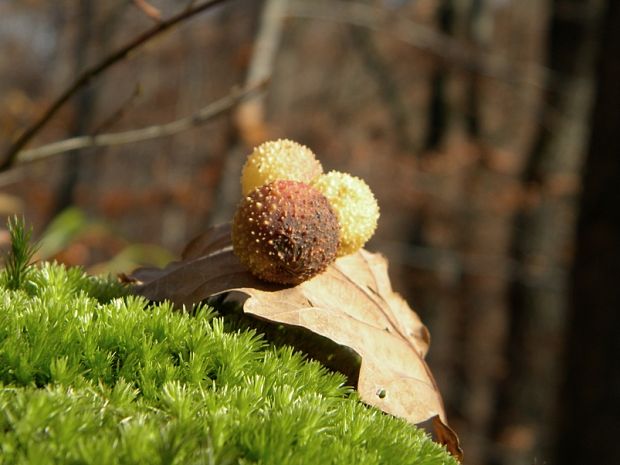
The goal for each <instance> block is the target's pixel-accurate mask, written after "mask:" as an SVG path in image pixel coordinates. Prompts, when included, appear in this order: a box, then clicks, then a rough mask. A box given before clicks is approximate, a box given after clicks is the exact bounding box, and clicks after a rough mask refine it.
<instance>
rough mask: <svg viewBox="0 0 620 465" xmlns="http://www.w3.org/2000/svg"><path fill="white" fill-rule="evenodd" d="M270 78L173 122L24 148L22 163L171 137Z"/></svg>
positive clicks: (247, 95)
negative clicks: (82, 150)
mask: <svg viewBox="0 0 620 465" xmlns="http://www.w3.org/2000/svg"><path fill="white" fill-rule="evenodd" d="M265 84H266V81H263V82H261V83H258V84H256V85H253V86H250V87H246V88H244V89H235V90H233V91H232V92H231V93H230V94H229V95H227V96H226V97H223V98H221V99H219V100H216V101H215V102H212V103H210V104H209V105H207V106H205V107H203V108H201V109H200V110H198V111H197V112H196V113H194V114H192V115H190V116H186V117H184V118H181V119H177V120H175V121H171V122H169V123H165V124H160V125H154V126H148V127H146V128H140V129H133V130H131V131H123V132H115V133H109V134H99V135H95V136H80V137H72V138H71V139H65V140H61V141H58V142H53V143H51V144H47V145H43V146H41V147H37V148H35V149H30V150H23V151H21V152H19V155H18V157H17V162H18V163H28V162H33V161H37V160H41V159H43V158H47V157H50V156H52V155H58V154H60V153H65V152H69V151H71V150H77V149H86V148H94V147H109V146H113V145H124V144H132V143H136V142H142V141H145V140H150V139H157V138H160V137H168V136H172V135H174V134H177V133H180V132H183V131H187V130H188V129H191V128H194V127H196V126H200V125H202V124H204V123H206V122H207V121H210V120H212V119H213V118H215V117H216V116H219V115H221V114H222V113H224V112H226V111H228V110H230V109H231V108H233V107H234V106H235V105H237V104H238V103H239V102H241V101H242V100H245V99H248V98H250V97H252V96H254V95H257V94H258V93H259V92H260V91H261V90H262V88H263V87H264V86H265Z"/></svg>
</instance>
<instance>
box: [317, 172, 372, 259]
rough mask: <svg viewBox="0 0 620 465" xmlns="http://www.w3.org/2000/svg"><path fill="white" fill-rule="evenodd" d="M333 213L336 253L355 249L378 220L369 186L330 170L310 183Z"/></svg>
mask: <svg viewBox="0 0 620 465" xmlns="http://www.w3.org/2000/svg"><path fill="white" fill-rule="evenodd" d="M312 186H314V187H315V188H316V189H317V190H318V191H320V192H321V193H322V194H323V195H324V196H325V197H327V200H329V203H330V205H331V206H332V208H333V209H334V211H335V212H336V216H337V217H338V222H339V224H340V246H339V248H338V256H339V257H342V256H343V255H348V254H350V253H353V252H357V251H358V250H359V249H360V248H362V247H363V246H364V244H365V243H366V242H367V241H368V240H369V239H370V238H371V237H372V235H373V234H374V232H375V229H376V228H377V221H378V220H379V205H378V204H377V200H376V199H375V196H374V195H373V193H372V191H371V190H370V187H368V185H367V184H366V183H365V182H364V181H363V180H361V179H360V178H357V177H355V176H351V175H350V174H347V173H340V172H338V171H330V172H329V173H327V174H323V175H321V176H319V177H318V178H317V179H315V180H314V181H313V182H312Z"/></svg>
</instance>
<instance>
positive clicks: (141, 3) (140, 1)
mask: <svg viewBox="0 0 620 465" xmlns="http://www.w3.org/2000/svg"><path fill="white" fill-rule="evenodd" d="M133 3H134V5H136V7H137V8H138V9H139V10H141V11H142V12H143V13H144V14H145V15H146V16H148V17H149V18H151V19H152V20H153V21H155V22H157V23H158V22H160V21H161V11H159V10H158V9H157V8H155V7H154V6H153V5H151V4H150V3H149V2H147V1H146V0H133Z"/></svg>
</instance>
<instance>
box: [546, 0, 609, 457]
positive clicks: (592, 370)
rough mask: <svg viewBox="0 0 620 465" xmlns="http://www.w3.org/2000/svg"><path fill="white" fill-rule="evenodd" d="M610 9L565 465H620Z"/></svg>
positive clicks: (581, 227)
mask: <svg viewBox="0 0 620 465" xmlns="http://www.w3.org/2000/svg"><path fill="white" fill-rule="evenodd" d="M606 3H607V8H606V11H605V14H604V24H603V29H602V34H603V36H602V40H601V44H602V47H601V50H600V55H599V63H598V75H597V84H598V87H597V95H596V100H595V104H594V110H593V113H592V118H591V122H592V125H591V127H592V133H591V136H590V144H589V149H588V153H587V158H586V162H585V169H584V180H583V194H582V199H581V212H580V217H579V220H578V226H577V240H576V252H575V253H576V255H575V262H574V268H573V275H572V283H571V285H572V294H571V297H572V308H571V314H570V320H569V321H570V323H569V333H568V334H569V339H568V347H567V352H566V356H567V358H566V362H567V365H566V377H565V380H564V385H563V389H562V392H561V396H560V409H561V412H562V417H561V422H560V425H559V441H558V444H557V460H556V462H557V463H558V464H562V465H568V464H580V465H581V464H585V463H599V464H612V463H620V448H618V446H617V444H616V442H617V440H618V437H619V436H620V421H619V418H620V395H619V393H620V364H619V363H618V360H617V354H618V353H620V335H619V333H618V328H620V285H618V279H619V278H620V139H619V138H618V134H620V118H618V108H620V85H618V83H620V60H619V59H618V57H620V2H618V1H617V0H608V1H607V2H606Z"/></svg>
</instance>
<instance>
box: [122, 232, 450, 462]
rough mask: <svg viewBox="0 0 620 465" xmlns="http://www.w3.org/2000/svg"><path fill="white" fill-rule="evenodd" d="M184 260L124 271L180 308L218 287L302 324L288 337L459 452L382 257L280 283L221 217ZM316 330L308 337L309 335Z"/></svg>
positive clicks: (347, 260) (262, 314) (255, 311)
mask: <svg viewBox="0 0 620 465" xmlns="http://www.w3.org/2000/svg"><path fill="white" fill-rule="evenodd" d="M182 258H183V259H182V261H179V262H173V263H171V264H169V265H168V266H167V267H166V268H164V269H155V268H142V269H138V270H136V271H135V272H134V273H133V274H132V275H130V276H128V277H125V278H126V279H127V280H128V281H129V282H132V283H134V284H135V285H136V288H135V289H136V292H137V293H138V294H140V295H143V296H145V297H147V298H148V299H150V300H155V301H161V300H166V299H167V300H171V301H172V302H174V303H175V304H176V305H179V306H181V305H186V306H191V305H192V304H194V303H197V302H200V301H203V300H206V299H208V298H210V297H212V296H215V295H218V294H222V293H231V292H234V293H240V294H242V295H243V296H244V297H245V298H247V300H245V302H244V304H243V312H244V314H245V315H250V316H253V317H256V318H258V319H260V320H264V321H267V322H271V323H276V324H278V325H285V326H286V327H291V328H298V329H299V328H302V329H305V330H308V331H305V332H299V331H298V332H297V333H296V337H297V339H296V340H295V341H293V345H295V346H296V347H297V348H299V349H300V350H303V351H305V352H306V353H308V354H309V355H310V356H311V357H313V358H316V359H318V360H320V361H322V362H324V363H325V364H326V365H327V366H328V367H330V368H333V369H335V370H338V371H341V372H343V373H345V374H346V375H347V376H348V377H349V381H350V382H352V383H353V384H355V385H356V387H357V390H358V392H359V395H360V398H361V399H362V400H363V401H364V402H365V403H367V404H369V405H372V406H375V407H377V408H379V409H381V410H383V411H384V412H387V413H389V414H392V415H394V416H397V417H400V418H404V419H405V420H407V421H409V422H411V423H414V424H420V423H424V422H426V424H428V423H432V425H433V428H434V433H435V437H436V439H437V440H438V441H439V442H441V443H443V444H445V445H446V446H447V448H448V450H449V451H450V452H451V453H452V454H453V455H455V456H456V457H457V458H459V459H460V458H461V450H460V448H459V444H458V438H457V436H456V434H455V433H454V432H453V431H452V430H451V429H450V428H449V427H448V426H447V422H446V417H445V412H444V408H443V403H442V400H441V395H440V393H439V390H438V389H437V385H436V383H435V380H434V379H433V376H432V374H431V372H430V370H429V368H428V366H427V364H426V362H425V361H424V356H425V355H426V352H427V351H428V347H429V334H428V331H427V329H426V327H425V326H424V325H423V324H422V322H421V321H420V319H419V317H418V316H417V314H416V313H415V312H414V311H413V310H412V309H411V308H410V307H409V306H408V305H407V303H406V302H405V301H404V300H403V299H402V298H401V297H400V296H399V295H398V294H396V293H395V292H394V291H393V290H392V287H391V284H390V280H389V277H388V274H387V262H386V260H385V258H383V257H382V256H381V255H378V254H373V253H370V252H368V251H366V250H360V251H359V252H357V253H354V254H351V255H347V256H345V257H342V258H340V259H338V260H336V262H335V263H334V264H332V265H331V266H329V267H328V269H327V270H326V271H325V272H324V273H322V274H320V275H318V276H316V277H314V278H312V279H310V280H308V281H305V282H303V283H301V284H299V285H297V286H281V285H276V284H271V283H266V282H263V281H260V280H258V279H257V278H255V277H254V276H252V275H251V274H250V273H249V272H248V271H247V270H246V269H245V268H244V267H243V265H241V263H239V261H238V260H237V258H236V256H235V255H234V254H233V252H232V245H231V240H230V225H222V226H218V227H215V228H212V229H210V230H208V231H207V232H206V233H205V234H203V235H201V236H199V237H198V238H196V239H195V240H193V241H192V242H190V243H189V244H188V246H187V247H186V249H185V251H184V252H183V255H182ZM313 337H314V338H315V341H314V342H312V343H308V340H306V338H309V339H312V338H313ZM316 338H318V339H316ZM317 340H318V342H317ZM326 341H329V343H331V344H332V345H331V347H330V346H329V344H326V343H325V342H326ZM351 351H352V352H353V355H354V356H353V357H351V356H350V355H351Z"/></svg>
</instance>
